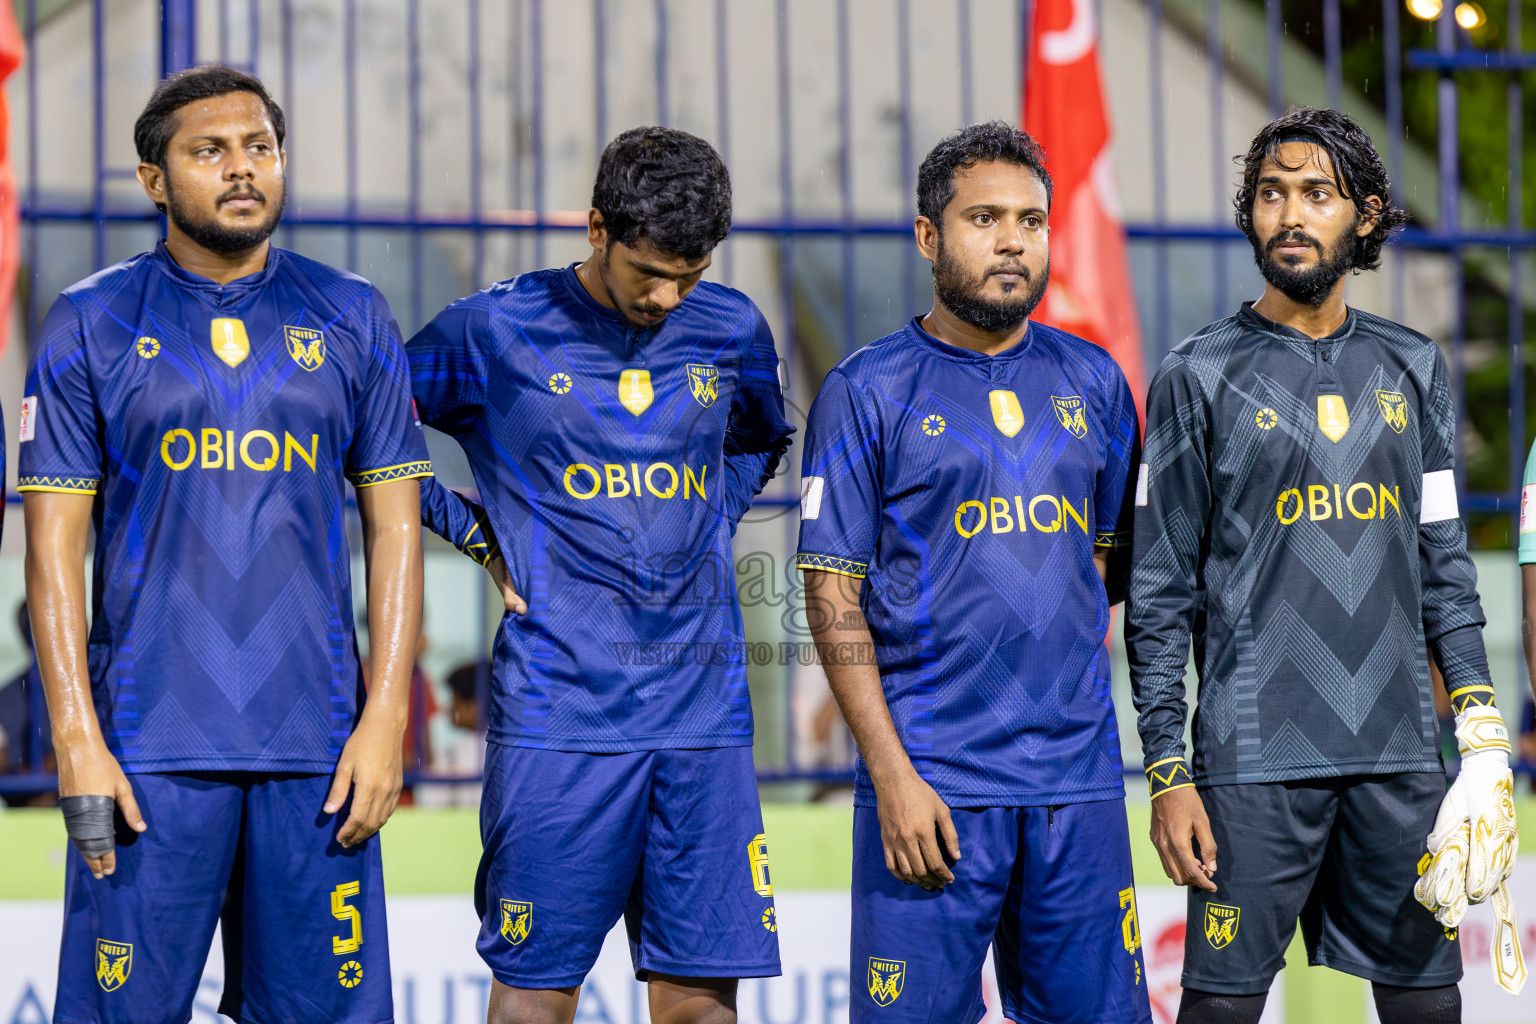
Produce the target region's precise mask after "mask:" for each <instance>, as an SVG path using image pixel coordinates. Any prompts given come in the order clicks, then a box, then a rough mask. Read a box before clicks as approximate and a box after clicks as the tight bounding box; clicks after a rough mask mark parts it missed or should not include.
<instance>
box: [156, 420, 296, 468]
mask: <svg viewBox="0 0 1536 1024" xmlns="http://www.w3.org/2000/svg"><path fill="white" fill-rule="evenodd" d="M283 440H284V443H283V444H282V445H279V444H278V441H277V436H276V435H275V434H273V433H272V432H271V431H270V430H251V431H247V432H246V433H245V434H244V435H243V436H242V437H241V438H240V440H239V442H238V443H236V441H235V432H234V431H233V430H219V429H217V428H214V427H207V428H204V429H202V430H200V431H198V433H197V434H196V435H194V434H193V433H192V431H190V430H187V429H185V428H183V427H176V428H175V429H173V430H167V431H166V432H165V436H164V437H162V438H161V439H160V461H161V462H164V463H165V464H166V465H167V466H169V467H170V468H171V469H174V470H178V471H179V470H183V469H187V468H189V467H190V466H191V465H192V463H194V462H196V463H197V464H198V468H200V469H225V470H230V471H233V470H234V468H235V456H236V453H237V452H238V453H239V460H240V462H243V463H244V464H245V466H246V468H247V469H254V470H255V471H256V472H258V473H270V472H271V471H272V470H274V469H276V468H277V456H278V452H279V450H281V451H282V453H283V472H285V473H287V472H291V471H292V469H293V456H294V453H297V454H298V456H299V460H300V461H301V462H303V463H305V464H307V465H308V466H309V471H310V472H311V473H313V472H315V469H316V466H317V465H318V464H319V458H320V435H319V434H311V435H309V447H308V448H307V449H306V448H305V447H304V446H303V445H302V444H300V443H299V440H298V439H297V438H295V437H294V436H293V435H292V434H289V433H287V432H286V431H285V432H284V433H283ZM183 445H185V446H186V447H185V449H183V447H182V446H183Z"/></svg>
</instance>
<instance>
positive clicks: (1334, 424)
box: [1317, 395, 1349, 444]
mask: <svg viewBox="0 0 1536 1024" xmlns="http://www.w3.org/2000/svg"><path fill="white" fill-rule="evenodd" d="M1317 425H1318V427H1320V428H1321V429H1322V431H1323V436H1324V437H1326V438H1327V439H1328V440H1330V441H1332V442H1333V443H1334V444H1338V443H1339V441H1341V440H1343V438H1344V435H1345V434H1347V433H1349V407H1348V406H1347V405H1345V404H1344V396H1343V395H1318V396H1317Z"/></svg>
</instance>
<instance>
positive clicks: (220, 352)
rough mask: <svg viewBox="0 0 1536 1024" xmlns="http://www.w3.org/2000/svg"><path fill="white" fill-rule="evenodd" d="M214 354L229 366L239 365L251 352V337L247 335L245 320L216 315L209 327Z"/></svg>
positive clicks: (209, 338)
mask: <svg viewBox="0 0 1536 1024" xmlns="http://www.w3.org/2000/svg"><path fill="white" fill-rule="evenodd" d="M208 336H209V337H208V340H209V342H210V343H211V344H212V345H213V354H214V355H216V356H218V357H219V358H220V359H222V360H224V362H225V363H226V364H228V365H229V366H239V365H240V364H241V363H243V362H245V357H246V356H248V355H250V354H251V342H250V339H249V338H247V337H246V336H245V321H243V320H239V319H236V318H235V317H232V316H216V317H214V318H213V325H212V326H211V327H209V329H208Z"/></svg>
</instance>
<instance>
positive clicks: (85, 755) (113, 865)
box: [59, 742, 147, 878]
mask: <svg viewBox="0 0 1536 1024" xmlns="http://www.w3.org/2000/svg"><path fill="white" fill-rule="evenodd" d="M59 796H110V797H111V798H112V799H113V800H115V801H116V802H117V809H118V812H119V813H120V814H122V816H123V820H124V821H126V822H127V823H128V827H129V828H131V829H133V830H134V831H135V832H143V831H144V829H145V828H146V827H147V826H146V825H145V824H144V816H143V815H142V814H140V813H139V803H138V801H137V800H135V799H134V798H133V787H132V786H130V785H128V776H126V775H124V774H123V769H122V766H121V765H119V764H118V763H117V758H115V757H113V756H112V754H111V752H110V751H108V750H107V748H106V747H104V746H103V745H102V744H101V743H99V742H97V743H80V744H78V745H74V746H71V747H68V748H66V747H60V748H59ZM85 864H86V867H88V868H90V869H91V874H92V875H93V876H94V877H96V878H101V877H103V876H104V875H110V874H112V872H114V871H116V870H117V852H116V851H115V850H114V851H109V852H108V853H106V854H104V855H103V856H100V857H87V858H85Z"/></svg>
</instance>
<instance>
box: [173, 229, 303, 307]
mask: <svg viewBox="0 0 1536 1024" xmlns="http://www.w3.org/2000/svg"><path fill="white" fill-rule="evenodd" d="M150 255H151V258H152V259H153V260H154V261H155V263H156V264H158V265H159V267H160V269H161V270H162V271H163V272H164V273H165V276H166V277H169V278H170V279H171V280H172V281H175V282H176V283H177V284H178V285H180V286H181V287H183V288H186V289H188V290H190V291H195V292H199V293H203V294H206V295H208V296H210V297H212V298H214V299H224V300H226V301H228V300H233V299H239V298H240V297H241V296H244V295H246V294H248V293H250V292H252V291H255V290H256V289H258V288H261V287H262V286H264V285H265V284H267V283H268V282H269V281H271V280H272V277H273V275H274V274H276V273H277V267H278V264H280V263H282V261H283V259H284V258H285V257H286V256H287V253H286V251H284V250H282V249H279V248H278V247H277V246H275V245H271V246H268V247H267V265H266V266H265V267H262V268H261V269H260V270H258V271H257V272H256V273H254V274H249V275H247V276H245V277H240V278H236V279H235V280H233V281H231V282H229V283H228V284H219V283H218V282H217V281H212V280H209V279H208V278H206V277H203V276H202V275H200V274H194V273H192V272H191V271H190V270H187V269H186V268H185V267H183V266H182V265H181V264H180V263H177V262H176V260H175V259H174V258H173V257H172V256H171V252H170V250H169V249H167V248H166V247H165V239H163V238H162V239H160V241H158V242H156V243H155V250H154V252H153V253H151V254H150Z"/></svg>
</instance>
